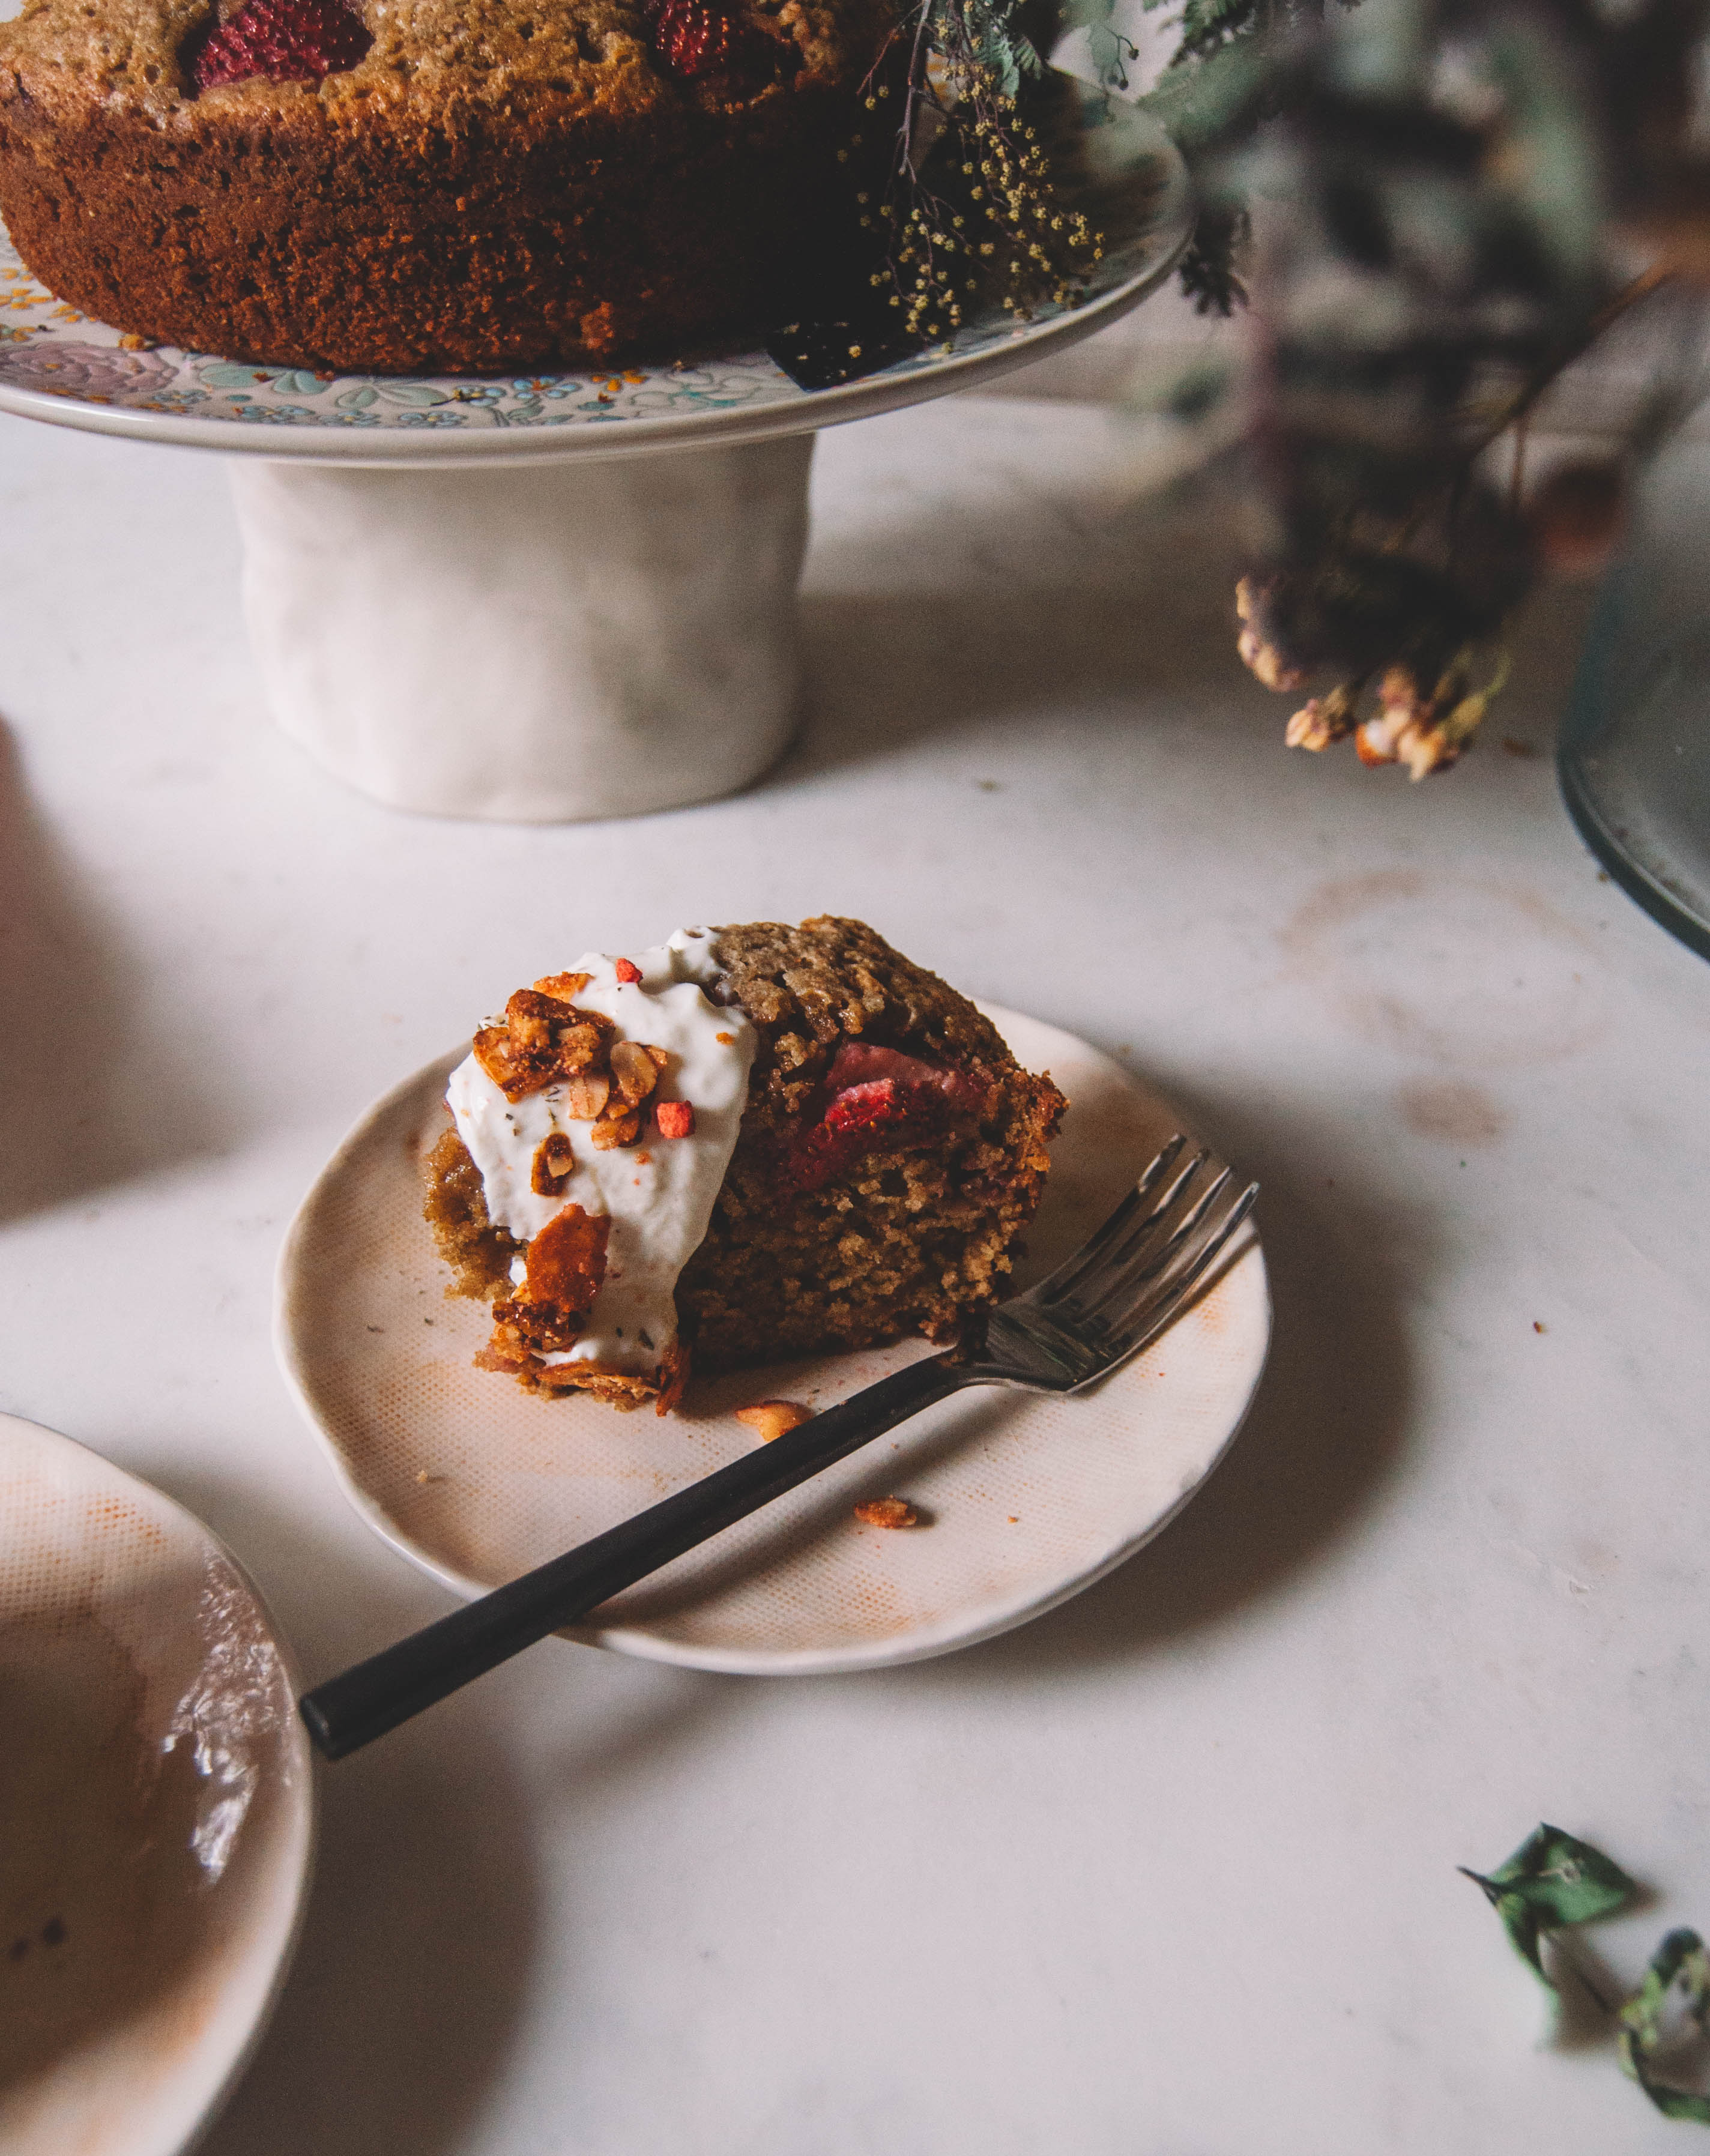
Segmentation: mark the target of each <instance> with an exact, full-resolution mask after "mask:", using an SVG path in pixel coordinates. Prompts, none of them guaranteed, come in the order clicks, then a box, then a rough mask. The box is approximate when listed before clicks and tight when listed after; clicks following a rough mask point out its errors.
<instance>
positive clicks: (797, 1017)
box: [426, 916, 1065, 1413]
mask: <svg viewBox="0 0 1710 2156" xmlns="http://www.w3.org/2000/svg"><path fill="white" fill-rule="evenodd" d="M711 943H712V951H713V955H714V957H716V961H717V966H718V977H717V978H716V980H715V982H714V983H713V985H712V986H711V989H710V990H709V993H711V996H712V998H713V999H714V1001H715V1002H716V1003H720V1004H724V1005H725V1006H726V1007H727V1008H729V1007H732V1006H735V1007H739V1008H740V1009H741V1010H742V1013H743V1014H744V1015H745V1016H746V1017H747V1019H748V1020H749V1022H750V1024H752V1027H753V1029H754V1032H755V1034H756V1037H757V1045H756V1050H755V1055H754V1060H753V1063H752V1067H751V1069H750V1071H749V1075H748V1088H747V1105H746V1107H745V1108H744V1110H743V1113H742V1124H741V1130H740V1135H739V1136H738V1137H737V1143H736V1147H735V1151H734V1152H733V1153H732V1156H731V1158H730V1163H729V1165H728V1168H727V1170H726V1172H725V1175H724V1179H723V1182H722V1183H721V1187H720V1189H719V1193H718V1196H717V1198H716V1201H715V1203H714V1205H713V1209H712V1216H711V1224H710V1225H709V1227H708V1229H707V1232H706V1237H705V1239H704V1240H703V1241H702V1242H701V1245H700V1246H699V1248H698V1249H697V1250H696V1251H695V1253H694V1255H692V1256H691V1258H690V1260H688V1263H687V1265H686V1266H685V1268H684V1270H683V1271H682V1273H681V1275H680V1277H679V1279H678V1281H677V1286H676V1293H675V1301H676V1310H677V1316H678V1321H679V1324H680V1336H681V1341H682V1342H683V1343H684V1347H685V1349H686V1352H685V1353H683V1354H681V1355H680V1356H679V1358H677V1360H676V1361H675V1363H673V1365H672V1368H671V1369H670V1373H668V1374H669V1382H668V1383H666V1384H665V1385H664V1386H663V1387H662V1388H661V1387H652V1386H650V1385H647V1384H645V1383H638V1382H637V1380H636V1379H635V1378H633V1377H628V1378H619V1377H618V1373H606V1372H603V1371H600V1370H598V1369H596V1368H594V1367H593V1366H592V1365H590V1364H589V1363H586V1362H582V1363H559V1364H557V1365H556V1366H554V1365H551V1364H548V1363H544V1362H542V1360H541V1359H540V1358H538V1357H537V1356H532V1355H528V1354H526V1353H521V1354H519V1353H517V1352H516V1349H515V1347H514V1345H512V1344H511V1343H509V1342H501V1332H502V1330H503V1328H502V1327H501V1328H499V1330H498V1331H496V1333H495V1341H496V1342H497V1343H499V1345H498V1347H497V1348H496V1350H492V1349H490V1350H489V1351H487V1352H486V1353H485V1355H484V1357H483V1358H481V1359H482V1360H483V1362H484V1365H485V1367H488V1368H494V1369H503V1370H506V1371H508V1372H510V1373H511V1374H512V1375H514V1376H516V1377H517V1378H520V1379H521V1382H522V1383H524V1384H525V1385H527V1386H530V1387H531V1389H537V1390H542V1391H553V1390H559V1389H565V1388H568V1387H572V1386H575V1387H586V1388H588V1389H592V1390H593V1391H595V1392H596V1393H597V1394H598V1395H599V1396H600V1397H602V1398H605V1399H611V1400H612V1401H614V1404H618V1405H637V1404H639V1403H640V1401H641V1399H644V1398H647V1397H650V1396H651V1395H652V1394H654V1393H655V1392H659V1393H660V1399H659V1400H658V1405H659V1407H660V1412H661V1413H663V1412H664V1411H665V1409H666V1408H667V1407H668V1406H670V1404H672V1403H673V1401H674V1399H675V1395H676V1394H677V1393H678V1392H680V1389H681V1386H682V1383H683V1382H684V1380H685V1378H686V1375H687V1369H688V1361H689V1356H690V1355H691V1354H692V1358H693V1363H694V1366H695V1367H696V1368H700V1369H706V1370H718V1369H729V1368H740V1367H742V1366H743V1365H746V1364H752V1363H769V1362H776V1361H780V1360H783V1359H786V1358H789V1357H792V1356H798V1355H807V1354H811V1353H823V1352H825V1351H827V1350H837V1349H842V1348H850V1347H862V1346H866V1345H870V1344H871V1343H872V1342H876V1341H881V1340H886V1339H890V1338H894V1337H897V1336H899V1335H901V1334H904V1333H907V1332H922V1333H924V1334H925V1335H926V1336H927V1337H928V1338H929V1339H932V1340H937V1341H944V1340H951V1339H953V1338H955V1337H957V1335H958V1332H959V1331H960V1329H961V1327H962V1326H963V1323H964V1322H965V1321H966V1320H967V1319H968V1317H969V1316H971V1315H972V1314H973V1313H974V1312H978V1311H980V1310H982V1309H984V1308H987V1307H989V1306H990V1305H991V1304H992V1303H993V1302H994V1301H997V1300H998V1299H999V1296H1001V1295H1002V1294H1003V1293H1004V1285H1005V1279H1006V1276H1007V1275H1008V1273H1009V1268H1010V1265H1011V1261H1012V1259H1013V1257H1014V1255H1015V1254H1016V1252H1017V1250H1018V1248H1019V1244H1018V1240H1017V1239H1018V1237H1019V1234H1020V1232H1021V1230H1022V1229H1024V1227H1025V1225H1026V1224H1027V1222H1028V1221H1029V1219H1031V1217H1032V1215H1033V1213H1034V1211H1035V1209H1036V1207H1037V1205H1038V1204H1039V1200H1040V1195H1041V1193H1042V1190H1043V1187H1044V1181H1045V1173H1046V1171H1047V1169H1048V1168H1049V1165H1050V1161H1049V1156H1048V1153H1047V1152H1046V1147H1047V1144H1048V1142H1049V1141H1050V1138H1051V1137H1052V1136H1053V1135H1054V1134H1055V1131H1056V1128H1057V1125H1058V1122H1059V1121H1060V1116H1061V1114H1062V1111H1063V1108H1064V1106H1065V1103H1064V1101H1063V1097H1062V1096H1061V1094H1060V1093H1059V1092H1058V1091H1057V1089H1056V1087H1055V1086H1053V1085H1052V1083H1051V1081H1050V1077H1049V1075H1041V1076H1034V1075H1030V1073H1029V1072H1027V1071H1025V1070H1023V1069H1022V1068H1021V1067H1020V1065H1019V1064H1018V1063H1017V1062H1016V1060H1015V1059H1014V1056H1013V1055H1011V1054H1010V1052H1009V1049H1008V1047H1007V1046H1006V1045H1005V1044H1004V1040H1003V1038H1002V1036H1001V1035H1000V1034H999V1032H998V1030H997V1028H996V1027H995V1026H994V1025H993V1024H992V1023H991V1021H990V1020H989V1019H988V1018H986V1017H985V1016H984V1015H983V1014H982V1013H981V1012H980V1011H979V1010H978V1009H976V1008H975V1006H974V1005H973V1004H971V1003H970V1002H969V1001H968V999H967V998H966V997H964V996H962V995H959V994H958V993H957V992H956V991H955V990H954V989H953V988H949V987H947V985H946V983H944V982H942V980H940V979H939V978H937V975H936V974H934V973H928V972H927V969H926V968H924V967H922V966H917V965H916V964H914V963H913V962H911V960H909V959H907V958H905V957H902V956H901V953H900V952H896V951H894V950H892V949H891V946H890V945H889V944H888V943H886V942H885V940H884V938H883V937H881V936H880V935H878V934H877V933H876V932H875V931H874V930H873V929H871V928H870V927H867V926H866V924H865V922H862V921H850V920H842V919H838V918H835V917H832V916H819V917H818V918H816V919H814V920H811V921H804V922H803V923H802V924H801V926H800V927H797V928H792V927H786V926H783V925H782V924H779V923H777V922H767V921H762V922H752V923H749V924H747V925H745V926H743V927H727V928H718V929H714V930H712V931H711ZM887 1075H888V1076H889V1078H890V1084H889V1086H888V1088H887V1086H886V1076H887ZM875 1081H876V1082H875ZM887 1094H888V1101H887V1100H886V1097H885V1096H887ZM876 1096H878V1097H879V1104H880V1106H881V1110H884V1111H885V1112H881V1113H880V1115H879V1117H878V1120H877V1121H876V1122H873V1123H871V1124H870V1125H865V1126H856V1127H854V1138H855V1142H853V1144H849V1143H846V1142H845V1140H846V1138H847V1137H849V1135H850V1132H848V1131H846V1130H845V1131H844V1132H840V1131H839V1129H838V1127H837V1117H836V1115H835V1113H834V1111H835V1109H836V1106H837V1104H838V1103H839V1101H843V1102H845V1104H846V1103H848V1102H850V1101H859V1102H860V1105H861V1106H862V1107H863V1108H864V1109H871V1108H872V1107H873V1106H874V1105H875V1100H876ZM899 1098H902V1099H906V1101H909V1102H911V1103H912V1104H913V1105H911V1106H908V1107H906V1108H905V1109H903V1110H902V1111H901V1112H899V1113H897V1114H896V1117H895V1120H894V1121H893V1120H891V1119H889V1115H888V1109H889V1107H890V1106H894V1105H895V1103H896V1101H897V1100H898V1099H899ZM426 1165H427V1176H428V1197H427V1203H426V1212H427V1216H428V1219H429V1224H430V1225H431V1226H432V1228H433V1229H434V1237H435V1240H436V1242H437V1244H438V1245H439V1252H440V1255H441V1256H442V1257H443V1258H444V1260H445V1262H446V1263H447V1264H448V1265H449V1266H450V1267H451V1269H452V1271H453V1273H454V1282H453V1286H452V1287H451V1288H450V1289H449V1291H448V1292H450V1293H454V1294H465V1295H473V1296H477V1297H478V1298H480V1299H482V1300H487V1299H490V1298H491V1297H493V1296H502V1295H503V1294H504V1293H505V1292H506V1290H507V1287H508V1284H509V1281H510V1280H511V1264H512V1260H514V1258H515V1256H516V1250H517V1245H516V1244H515V1243H514V1242H512V1241H511V1239H510V1238H509V1237H508V1236H506V1235H503V1234H502V1233H501V1231H500V1230H498V1229H495V1228H494V1227H493V1226H492V1225H491V1224H490V1221H489V1219H488V1217H487V1212H486V1208H485V1203H484V1200H483V1197H482V1188H481V1182H480V1176H479V1174H477V1173H476V1172H475V1166H474V1163H473V1162H472V1160H471V1159H470V1155H469V1153H468V1152H466V1150H465V1147H464V1144H463V1142H462V1140H461V1139H460V1137H459V1135H458V1132H456V1131H455V1130H448V1131H447V1132H445V1133H444V1136H443V1137H441V1138H440V1140H439V1143H438V1144H437V1146H436V1147H434V1151H433V1152H432V1153H431V1154H430V1155H429V1158H428V1161H427V1164H426Z"/></svg>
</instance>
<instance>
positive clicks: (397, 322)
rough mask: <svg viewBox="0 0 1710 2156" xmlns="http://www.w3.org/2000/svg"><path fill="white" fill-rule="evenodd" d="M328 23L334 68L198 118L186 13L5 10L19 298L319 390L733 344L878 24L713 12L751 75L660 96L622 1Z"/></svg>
mask: <svg viewBox="0 0 1710 2156" xmlns="http://www.w3.org/2000/svg"><path fill="white" fill-rule="evenodd" d="M232 13H234V0H223V5H222V6H221V8H220V10H219V14H220V18H221V19H229V17H230V15H231V14H232ZM357 13H359V15H360V18H361V20H362V23H363V24H364V25H365V27H366V28H367V31H368V32H369V33H371V34H372V39H373V43H372V46H371V48H370V49H369V50H368V51H367V54H365V56H364V57H363V58H362V59H361V60H360V61H359V62H358V64H357V65H356V66H354V67H352V68H350V69H347V70H344V71H342V72H337V73H333V74H328V75H326V77H325V78H324V79H323V80H321V81H320V82H319V83H296V82H285V83H281V82H274V81H270V80H264V79H260V78H254V79H251V80H246V81H242V82H236V83H228V84H221V85H217V86H215V87H213V88H210V89H208V90H203V92H202V93H201V94H200V95H197V94H196V91H195V87H194V84H193V81H192V80H191V78H190V75H189V74H188V72H187V55H189V54H193V52H194V50H195V48H196V46H197V44H198V41H199V39H200V38H203V36H205V34H206V33H207V32H208V29H209V28H211V27H212V25H213V22H214V20H215V11H214V8H213V7H212V6H211V5H210V4H209V0H28V4H27V5H26V6H25V8H24V10H23V13H22V14H21V15H20V16H18V18H17V19H16V20H15V21H13V22H11V23H5V24H0V206H3V208H4V212H5V216H6V218H7V222H8V225H9V226H10V228H11V232H12V236H13V240H14V241H15V243H16V244H17V245H18V250H19V252H20V253H21V254H23V258H24V259H25V260H26V261H27V262H28V264H29V266H30V268H31V269H32V270H33V273H34V274H35V275H37V276H38V277H39V278H40V279H41V280H42V281H43V282H44V283H45V284H46V285H48V286H49V289H50V290H53V291H54V292H55V293H57V294H58V295H59V297H60V298H61V299H63V300H67V301H69V303H70V304H71V305H74V306H75V307H77V308H79V309H80V310H81V311H84V312H85V313H87V314H90V315H93V316H96V317H98V318H99V319H100V320H102V321H107V322H110V323H113V324H115V325H116V326H118V327H120V328H121V329H125V330H126V331H131V332H134V333H136V334H138V335H141V336H148V337H151V338H156V339H158V340H160V341H165V342H170V343H172V344H177V345H181V346H188V347H190V348H193V349H197V350H203V351H211V352H223V353H227V354H229V355H231V356H233V357H240V358H245V359H254V360H256V361H259V362H275V363H286V364H293V365H316V366H320V367H327V368H331V369H334V370H338V371H347V370H348V371H360V372H386V371H401V372H463V371H470V372H482V371H494V370H502V369H504V368H507V367H543V366H549V365H566V364H568V365H577V364H581V363H585V362H588V361H589V360H594V361H600V360H604V359H609V357H612V356H613V355H614V354H619V353H624V352H634V351H638V350H640V349H643V348H649V347H652V348H656V349H659V350H661V351H663V350H665V349H667V348H670V347H672V346H676V345H679V344H681V343H685V342H692V341H693V340H695V339H696V338H698V337H700V336H705V335H706V334H708V333H711V332H712V331H716V330H718V329H720V328H721V327H726V326H739V325H740V326H747V327H750V328H752V326H755V325H756V324H757V323H758V322H760V321H763V320H764V319H765V317H766V316H767V315H768V312H769V311H771V309H772V308H773V307H774V306H775V305H778V304H780V303H781V302H782V300H783V295H784V294H785V292H786V291H787V290H788V284H789V280H790V277H791V274H792V269H793V265H795V264H799V261H800V259H801V258H802V256H803V254H804V250H809V249H811V247H812V244H813V239H814V233H815V231H816V229H819V228H823V226H824V222H825V219H826V218H827V216H828V215H829V213H830V206H831V204H832V203H833V202H834V198H835V195H836V191H837V188H838V184H839V183H838V180H837V172H838V169H839V168H838V163H837V158H836V151H837V149H838V148H839V146H840V145H841V144H842V143H843V142H844V141H846V139H847V135H848V120H849V115H850V109H851V108H850V90H852V88H853V87H854V86H855V85H856V84H857V83H858V82H859V81H860V80H861V79H862V78H863V77H864V76H865V74H866V72H867V71H868V69H870V66H871V64H872V63H873V61H874V59H875V58H876V54H878V52H879V50H880V49H881V46H882V44H883V43H884V41H885V38H886V33H887V31H888V29H889V27H890V23H891V12H890V8H889V5H888V0H738V4H737V6H736V7H735V8H733V10H732V13H733V14H734V15H735V17H736V18H737V19H738V21H739V22H740V23H741V25H742V28H743V31H744V34H745V37H746V39H747V46H746V49H747V50H748V51H749V52H751V53H757V54H759V55H760V59H761V64H760V66H759V68H758V71H757V73H756V74H743V75H742V76H741V77H738V76H736V75H733V74H711V75H707V76H705V77H701V78H697V79H694V80H682V79H680V78H679V77H677V76H675V75H674V74H672V73H671V72H670V70H669V69H667V67H666V66H665V64H664V62H663V61H662V60H661V59H660V58H659V56H658V54H656V53H655V49H654V46H653V43H652V41H651V38H650V31H649V27H648V19H647V18H646V16H645V15H644V12H643V9H642V7H641V6H640V5H639V4H635V0H365V4H364V5H362V7H361V8H359V9H358V10H357Z"/></svg>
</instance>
